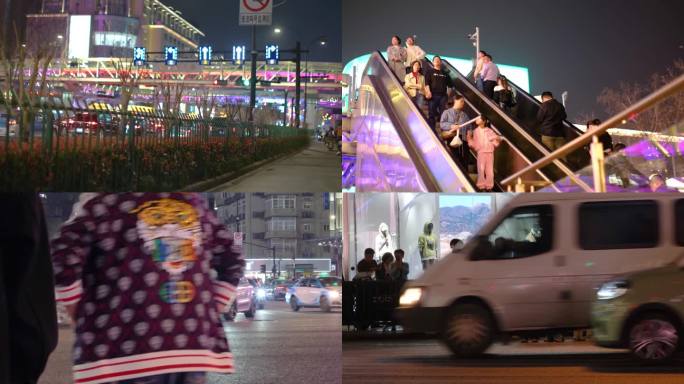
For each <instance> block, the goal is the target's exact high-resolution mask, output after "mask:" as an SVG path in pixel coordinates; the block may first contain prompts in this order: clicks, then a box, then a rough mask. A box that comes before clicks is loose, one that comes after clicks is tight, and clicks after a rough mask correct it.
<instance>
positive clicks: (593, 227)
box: [578, 200, 660, 250]
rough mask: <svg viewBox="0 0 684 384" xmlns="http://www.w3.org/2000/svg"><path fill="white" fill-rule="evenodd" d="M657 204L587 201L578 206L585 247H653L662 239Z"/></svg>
mask: <svg viewBox="0 0 684 384" xmlns="http://www.w3.org/2000/svg"><path fill="white" fill-rule="evenodd" d="M658 218H659V215H658V204H657V203H656V202H655V201H652V200H639V201H604V202H595V203H584V204H582V205H580V208H579V221H578V224H579V228H578V233H579V243H580V247H581V248H582V249H588V250H599V249H627V248H653V247H655V246H656V245H657V244H658V240H659V233H660V232H659V223H660V221H659V219H658Z"/></svg>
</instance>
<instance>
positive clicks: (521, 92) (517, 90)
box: [467, 71, 584, 136]
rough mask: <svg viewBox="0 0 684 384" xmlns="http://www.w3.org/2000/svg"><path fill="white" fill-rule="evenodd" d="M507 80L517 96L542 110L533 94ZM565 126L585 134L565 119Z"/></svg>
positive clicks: (577, 132) (469, 75) (578, 133)
mask: <svg viewBox="0 0 684 384" xmlns="http://www.w3.org/2000/svg"><path fill="white" fill-rule="evenodd" d="M472 75H473V72H472V71H471V72H470V73H468V76H467V78H468V79H470V78H471V77H472ZM506 80H508V85H510V86H511V87H512V88H514V89H515V93H516V95H523V96H525V98H526V99H528V100H530V101H532V102H533V103H534V104H535V105H537V107H539V108H541V105H542V103H541V101H539V100H537V98H536V97H534V96H532V94H531V93H529V92H527V91H526V90H524V89H522V88H521V87H520V86H519V85H517V84H515V83H514V82H512V81H511V80H510V79H509V78H506ZM563 126H564V127H566V128H570V129H571V130H572V132H573V133H575V134H576V135H577V136H580V135H581V134H582V133H584V132H582V131H581V130H580V129H579V128H577V126H576V125H575V124H573V123H571V122H570V121H568V120H567V119H563Z"/></svg>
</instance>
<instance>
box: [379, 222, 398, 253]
mask: <svg viewBox="0 0 684 384" xmlns="http://www.w3.org/2000/svg"><path fill="white" fill-rule="evenodd" d="M385 252H389V253H392V252H394V244H392V234H390V231H389V226H388V225H387V224H385V223H380V227H379V228H378V235H377V236H375V255H376V256H377V257H380V256H382V255H384V254H385Z"/></svg>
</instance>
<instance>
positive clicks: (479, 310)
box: [396, 194, 684, 356]
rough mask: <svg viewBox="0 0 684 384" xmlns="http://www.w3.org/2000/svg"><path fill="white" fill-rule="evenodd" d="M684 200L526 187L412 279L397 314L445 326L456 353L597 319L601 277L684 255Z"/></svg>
mask: <svg viewBox="0 0 684 384" xmlns="http://www.w3.org/2000/svg"><path fill="white" fill-rule="evenodd" d="M675 208H676V209H675ZM683 209H684V198H682V197H680V195H676V194H641V195H634V194H629V195H625V194H558V195H556V194H523V195H519V196H517V197H515V198H514V199H513V200H511V202H510V203H509V204H508V205H507V206H506V207H505V208H504V209H502V210H501V211H499V212H498V213H497V214H496V215H495V216H494V217H493V218H492V219H491V220H490V221H489V222H488V223H487V224H486V225H485V226H484V227H483V228H482V229H481V230H480V232H479V234H478V236H476V237H475V238H474V239H473V240H471V241H469V242H468V243H467V244H466V246H465V247H464V248H463V249H462V250H461V251H459V252H457V253H452V254H450V255H448V256H447V257H445V258H444V259H442V260H440V261H439V262H438V263H437V264H435V265H434V266H433V267H431V268H428V269H427V271H425V273H424V274H423V275H422V276H420V277H419V278H418V279H416V280H413V281H410V282H408V283H407V285H406V287H405V288H404V290H403V292H402V294H401V296H400V299H399V308H398V309H397V311H396V315H397V317H398V318H399V320H400V322H401V323H402V325H404V326H405V327H406V328H409V329H412V330H415V331H422V332H426V333H435V334H440V335H442V336H441V337H442V340H443V341H444V343H445V344H446V345H447V346H448V347H449V348H450V349H451V351H452V352H453V353H454V354H455V355H456V356H473V355H478V354H480V353H482V352H484V351H485V350H486V349H487V348H488V347H489V346H490V345H491V344H492V342H493V341H494V340H495V339H496V338H497V337H501V336H509V335H515V334H522V335H529V334H530V333H540V334H542V335H547V336H548V335H552V334H556V333H558V332H566V331H570V330H573V329H584V328H589V327H590V326H591V319H590V317H591V304H592V302H593V301H594V296H595V289H596V287H597V286H599V285H600V284H601V283H602V282H604V281H606V280H609V279H611V278H612V277H614V276H619V275H621V274H625V273H631V272H635V271H641V270H646V269H651V268H656V267H660V266H663V265H665V264H667V263H670V262H672V261H673V259H674V258H675V257H676V256H678V255H681V254H682V252H683V251H684V240H682V239H679V240H678V241H675V240H674V239H673V234H674V233H675V231H673V230H672V228H679V229H678V230H679V232H677V233H679V234H681V233H682V230H683V229H682V228H684V210H683ZM675 211H677V212H679V213H678V214H675Z"/></svg>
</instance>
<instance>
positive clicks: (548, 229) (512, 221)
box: [473, 205, 553, 260]
mask: <svg viewBox="0 0 684 384" xmlns="http://www.w3.org/2000/svg"><path fill="white" fill-rule="evenodd" d="M552 244H553V207H552V206H551V205H536V206H528V207H520V208H517V209H515V210H513V212H511V213H510V214H509V215H508V216H507V217H506V218H505V219H504V220H503V221H502V222H501V223H500V224H499V226H498V227H496V229H495V230H494V231H493V232H492V233H491V234H490V235H489V236H486V237H483V238H481V239H480V240H479V242H478V244H477V246H476V248H475V250H474V252H473V256H474V257H473V259H475V260H504V259H518V258H522V257H530V256H536V255H540V254H542V253H546V252H549V251H550V250H551V246H552Z"/></svg>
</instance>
